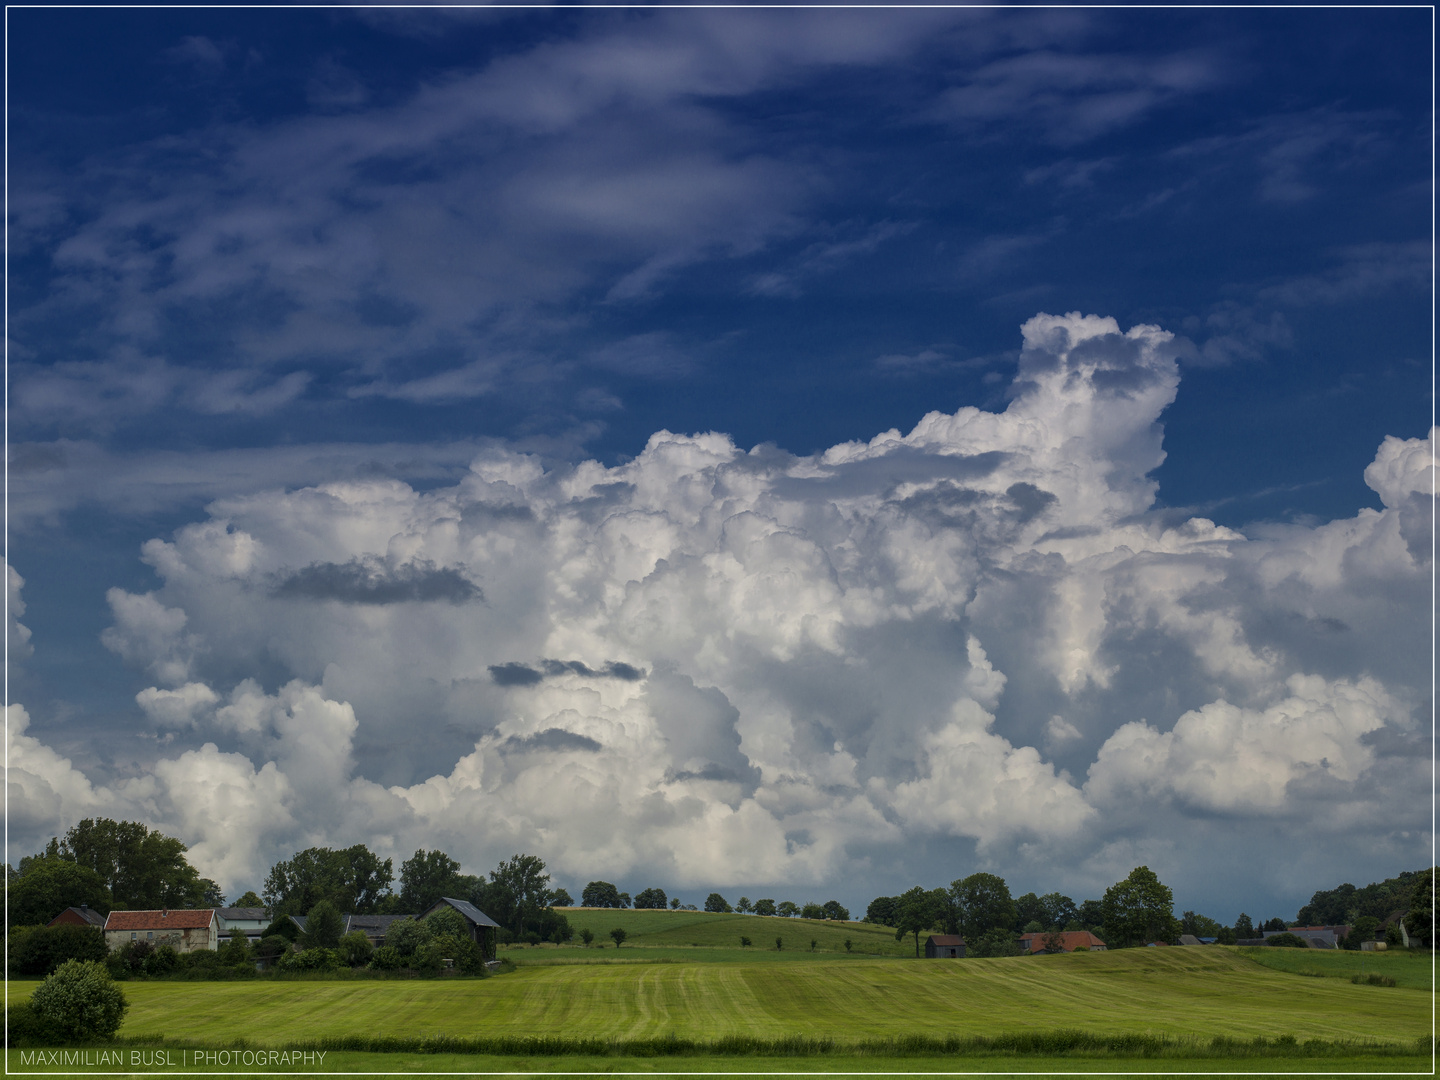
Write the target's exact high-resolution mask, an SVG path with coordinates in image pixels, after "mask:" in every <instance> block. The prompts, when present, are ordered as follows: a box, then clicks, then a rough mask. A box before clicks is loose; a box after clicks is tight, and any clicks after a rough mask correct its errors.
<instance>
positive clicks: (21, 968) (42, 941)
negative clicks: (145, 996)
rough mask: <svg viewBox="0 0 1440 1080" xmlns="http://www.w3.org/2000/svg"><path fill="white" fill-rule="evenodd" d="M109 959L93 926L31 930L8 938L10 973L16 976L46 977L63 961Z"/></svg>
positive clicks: (32, 928)
mask: <svg viewBox="0 0 1440 1080" xmlns="http://www.w3.org/2000/svg"><path fill="white" fill-rule="evenodd" d="M109 955H110V950H109V949H107V948H106V947H105V935H104V934H103V933H101V931H100V928H99V927H96V926H35V927H27V928H26V929H24V930H16V931H14V932H13V933H11V935H10V970H11V972H12V973H14V974H16V975H48V974H50V973H51V972H52V971H54V970H55V969H56V968H58V967H59V966H60V965H61V964H63V963H65V961H66V960H96V961H100V962H104V960H105V958H106V957H107V956H109Z"/></svg>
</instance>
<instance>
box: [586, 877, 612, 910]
mask: <svg viewBox="0 0 1440 1080" xmlns="http://www.w3.org/2000/svg"><path fill="white" fill-rule="evenodd" d="M580 903H581V904H582V905H583V906H584V907H599V908H618V907H619V906H620V890H619V889H617V888H616V887H615V886H614V885H611V884H610V882H608V881H592V882H590V884H589V885H586V886H585V889H584V891H583V892H582V893H581V894H580Z"/></svg>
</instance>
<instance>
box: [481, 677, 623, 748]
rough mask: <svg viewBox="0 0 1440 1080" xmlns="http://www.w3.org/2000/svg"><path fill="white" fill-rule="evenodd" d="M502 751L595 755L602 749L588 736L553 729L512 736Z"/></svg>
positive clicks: (506, 741)
mask: <svg viewBox="0 0 1440 1080" xmlns="http://www.w3.org/2000/svg"><path fill="white" fill-rule="evenodd" d="M491 670H492V671H493V670H494V668H491ZM500 749H501V751H502V752H507V751H508V752H520V753H524V752H526V751H531V750H588V751H590V752H591V753H594V752H595V751H597V750H599V749H600V744H599V743H598V742H596V741H595V740H594V739H592V738H590V737H589V736H588V735H577V734H575V732H573V731H566V730H565V729H564V728H558V727H552V728H546V729H545V730H544V731H541V732H537V733H536V734H534V735H526V736H524V737H523V738H522V737H521V736H519V735H511V736H510V737H509V738H508V739H506V740H505V741H504V742H502V743H501V744H500Z"/></svg>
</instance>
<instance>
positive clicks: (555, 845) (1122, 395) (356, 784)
mask: <svg viewBox="0 0 1440 1080" xmlns="http://www.w3.org/2000/svg"><path fill="white" fill-rule="evenodd" d="M1023 334H1024V349H1023V352H1022V354H1021V358H1020V364H1019V369H1018V373H1017V377H1016V380H1015V383H1014V386H1013V390H1012V398H1011V401H1010V404H1009V406H1008V408H1006V409H1005V411H1004V412H1000V413H991V412H985V411H981V410H978V409H975V408H963V409H961V410H959V411H958V412H956V413H954V414H944V413H939V412H936V413H931V414H929V415H927V416H925V417H924V418H923V419H922V420H921V421H920V422H919V423H918V424H917V425H916V426H915V428H914V429H913V430H912V431H910V432H909V433H908V434H902V433H900V432H899V431H894V430H892V431H888V432H884V433H882V434H880V435H877V436H876V437H875V438H873V439H871V440H870V441H869V442H864V443H861V442H856V443H847V444H843V445H840V446H835V447H832V448H831V449H829V450H827V451H825V452H824V453H821V454H817V455H815V456H812V457H796V456H792V455H789V454H787V453H785V452H783V451H780V450H777V449H775V448H773V447H768V446H767V447H757V448H755V449H753V450H750V451H748V452H747V451H745V450H742V449H740V448H738V447H736V446H735V445H734V444H733V442H732V441H731V440H730V439H729V438H727V437H726V436H724V435H721V434H716V433H703V434H695V435H677V434H672V433H671V432H668V431H661V432H658V433H656V434H655V435H653V436H652V437H651V438H650V440H649V442H648V443H647V444H646V446H645V448H644V449H643V451H641V452H640V453H639V454H638V455H637V456H636V457H635V458H634V459H633V460H631V461H629V462H627V463H625V464H621V465H617V466H615V467H606V466H603V465H601V464H599V463H597V462H594V461H587V462H582V463H580V464H576V465H573V466H571V467H567V468H562V469H552V470H550V471H546V469H544V468H542V466H541V464H540V462H539V461H538V460H537V459H535V458H533V457H530V456H527V455H525V454H522V453H516V452H502V451H488V452H485V453H482V454H481V455H480V456H479V457H477V458H476V460H475V461H474V462H473V464H472V465H471V467H470V470H469V472H468V474H467V475H466V476H465V477H464V479H462V480H461V481H460V482H459V483H457V484H455V485H454V486H451V487H443V488H438V489H434V490H429V491H424V492H421V491H416V490H414V489H412V488H410V487H408V486H406V485H405V484H403V483H400V482H397V481H393V480H376V481H371V482H361V481H356V480H346V481H343V482H335V483H329V484H318V485H315V486H312V487H306V488H303V489H301V490H296V491H271V492H264V493H260V494H247V495H243V496H237V497H234V498H229V499H222V500H220V501H218V502H216V503H214V504H212V506H211V507H210V510H209V517H208V518H207V519H206V520H204V521H199V522H196V523H194V524H192V525H189V526H186V527H185V528H182V529H180V530H179V531H178V532H177V533H176V534H175V535H174V537H173V539H171V540H159V539H156V540H152V541H150V542H149V543H147V544H146V545H145V547H144V552H143V557H144V559H145V561H146V562H147V563H148V564H149V565H150V566H151V567H153V568H154V570H155V572H156V573H157V574H158V575H159V578H160V581H161V584H160V587H159V588H158V589H156V590H155V591H154V592H152V593H146V594H142V595H136V594H131V593H128V592H125V591H123V590H119V589H116V590H112V591H111V593H110V603H111V606H112V608H113V611H114V623H113V626H112V627H111V628H110V629H109V630H107V631H106V635H105V643H106V645H107V646H108V647H109V648H111V649H112V650H114V651H115V652H116V653H117V654H119V655H120V656H121V657H123V658H124V659H125V661H126V662H127V663H130V664H132V665H133V666H134V667H135V668H136V669H138V670H140V671H144V672H146V673H148V675H149V677H150V678H151V679H153V680H154V686H152V687H150V688H147V689H145V690H144V691H142V692H141V693H140V694H139V696H138V699H137V702H138V705H139V707H140V709H141V710H142V711H143V714H144V716H145V718H146V721H147V722H148V724H149V725H150V726H151V727H152V728H153V729H154V730H156V731H158V732H162V733H166V734H172V735H173V737H174V739H175V740H176V741H177V743H178V744H179V745H185V744H187V743H191V744H194V745H193V746H192V747H191V748H190V749H187V750H185V751H184V752H183V753H181V754H179V755H178V756H176V757H163V758H161V759H159V760H157V761H156V762H155V763H154V765H153V768H152V769H151V771H150V773H149V775H146V776H143V777H140V778H132V779H129V780H125V781H123V782H121V783H117V784H115V785H113V786H112V787H111V788H107V789H105V790H104V791H103V792H102V791H99V790H98V789H96V788H95V787H93V786H92V785H91V783H90V781H88V780H87V779H86V778H85V777H83V776H81V775H79V774H78V773H77V772H75V770H74V769H73V768H72V767H71V765H70V763H69V762H67V761H64V760H63V759H59V758H58V757H57V756H56V755H54V754H53V753H50V752H49V751H47V750H46V749H45V747H43V746H42V745H40V744H39V743H38V742H36V740H34V739H32V738H31V737H30V736H28V735H27V734H26V733H25V714H24V712H23V709H20V710H19V711H18V712H17V711H14V710H12V716H11V719H12V722H11V728H10V739H11V748H12V750H11V752H12V758H11V761H12V780H13V779H14V778H16V777H17V776H18V777H20V778H21V782H20V783H19V784H18V785H17V786H16V787H12V792H11V807H12V810H11V813H12V824H11V827H12V832H15V831H17V827H18V829H19V831H21V832H23V833H24V834H25V835H26V836H27V837H28V838H29V841H30V842H32V843H33V842H36V841H38V840H39V839H40V838H41V837H42V836H43V835H44V834H46V833H47V831H48V830H55V829H59V828H62V827H63V826H64V825H66V824H68V823H69V822H70V821H71V820H74V819H75V818H76V817H78V816H81V815H83V814H84V813H89V812H94V810H95V808H96V807H97V806H100V805H102V804H103V805H104V806H106V807H108V808H109V810H110V812H113V813H117V814H119V813H131V814H136V815H140V816H144V817H146V818H147V820H151V821H153V822H155V823H156V824H161V825H164V826H167V827H169V828H171V829H172V830H174V831H175V832H176V833H177V834H178V835H181V836H183V837H184V838H185V839H186V840H187V841H189V842H191V843H192V844H194V845H195V847H194V854H195V856H196V859H197V861H199V862H200V863H201V868H202V870H203V872H205V873H206V874H209V875H213V876H215V877H217V878H219V879H220V880H222V881H223V882H227V883H230V884H232V885H234V886H237V887H245V884H247V883H252V882H254V881H255V880H256V877H255V875H256V874H258V873H261V872H263V870H264V867H265V866H266V865H268V860H270V859H272V858H274V857H275V856H277V855H283V854H288V853H289V852H290V851H293V850H294V849H295V848H296V847H301V846H305V845H308V844H312V843H324V842H329V843H353V842H357V841H364V842H367V843H370V844H371V845H372V846H373V847H376V848H378V849H380V850H382V851H383V852H385V853H386V854H399V855H405V854H408V853H409V852H410V851H412V850H414V848H415V847H417V846H420V845H422V844H423V845H425V846H427V847H434V846H441V847H444V848H446V849H447V850H449V851H450V852H451V853H452V854H454V855H456V856H458V857H460V858H462V859H463V860H464V861H466V862H467V864H469V865H471V866H472V867H476V868H478V867H481V866H484V865H485V864H487V863H489V862H493V861H494V860H495V859H497V858H499V857H501V856H504V855H508V854H509V853H510V852H511V851H513V850H533V851H538V852H541V853H543V854H544V856H545V857H546V858H547V860H549V862H550V864H551V866H552V868H553V869H555V870H557V871H558V872H559V873H560V874H561V875H562V876H565V877H567V878H573V879H574V880H580V879H583V878H585V877H586V876H587V875H589V876H598V875H601V874H607V875H610V876H611V878H612V879H613V878H614V877H616V876H621V875H625V874H629V873H632V872H640V871H643V872H644V873H645V874H646V875H650V876H653V877H654V878H655V880H665V881H667V882H672V883H674V884H675V885H676V886H692V885H702V884H723V883H765V882H794V883H800V882H814V883H819V882H836V881H840V880H842V879H853V878H854V876H855V875H857V874H860V873H865V872H868V873H870V874H871V875H874V879H875V880H877V881H880V880H885V879H886V877H887V875H889V876H896V875H902V874H903V875H906V876H911V877H916V878H922V877H923V878H924V879H925V880H929V879H930V878H934V877H935V874H934V873H933V869H932V867H933V855H934V853H943V854H944V855H945V858H946V859H948V860H950V861H949V862H948V863H947V864H946V865H950V866H953V871H954V872H953V873H949V872H948V871H947V872H946V873H944V874H941V875H940V876H941V877H944V878H945V880H949V877H950V876H957V875H958V874H959V873H960V872H962V871H965V870H967V869H968V868H971V867H973V866H975V865H980V864H983V865H987V866H992V867H995V868H998V869H1000V870H1001V871H1002V872H1007V873H1012V874H1015V873H1018V874H1022V875H1023V874H1026V873H1031V872H1033V871H1034V868H1035V867H1037V866H1044V867H1046V871H1045V872H1046V873H1047V874H1048V875H1049V876H1050V879H1051V880H1055V879H1056V878H1063V879H1064V881H1065V883H1066V884H1067V886H1068V887H1069V888H1072V889H1075V890H1080V889H1084V888H1087V887H1091V886H1103V885H1104V884H1108V883H1109V882H1110V881H1113V880H1115V877H1114V874H1115V873H1116V872H1117V871H1118V872H1120V873H1123V872H1125V871H1127V870H1128V869H1129V867H1130V866H1131V865H1133V863H1132V862H1130V860H1131V859H1138V858H1144V859H1149V860H1151V862H1152V865H1158V866H1159V867H1161V868H1162V869H1166V870H1168V872H1169V876H1168V877H1167V881H1173V882H1174V883H1175V884H1176V885H1178V886H1179V887H1181V888H1184V887H1186V886H1187V885H1188V886H1191V887H1194V888H1197V889H1198V888H1201V884H1200V883H1201V882H1202V881H1204V880H1206V879H1209V880H1211V881H1214V880H1221V879H1223V878H1225V876H1226V875H1227V874H1232V873H1233V872H1234V871H1233V865H1234V853H1235V851H1236V850H1237V847H1243V846H1245V845H1247V844H1248V843H1250V841H1251V840H1252V839H1254V838H1253V837H1252V836H1251V835H1250V833H1251V831H1252V829H1253V825H1252V824H1251V823H1253V822H1254V821H1255V820H1256V818H1257V816H1258V817H1259V818H1263V819H1264V820H1265V821H1266V823H1267V824H1266V829H1267V836H1266V840H1267V841H1268V840H1269V839H1270V838H1272V837H1273V838H1278V839H1279V840H1280V841H1281V844H1280V849H1281V850H1279V851H1278V852H1277V853H1276V854H1275V856H1274V858H1273V860H1272V863H1271V865H1272V866H1273V868H1274V870H1273V872H1276V873H1279V872H1281V871H1282V870H1283V868H1284V867H1285V866H1286V865H1289V863H1288V862H1287V860H1289V861H1290V862H1293V861H1294V860H1301V861H1304V860H1312V859H1314V858H1315V857H1316V852H1315V851H1314V850H1313V849H1309V848H1306V847H1305V846H1304V844H1303V843H1302V844H1300V845H1299V846H1296V847H1293V848H1292V849H1291V850H1289V851H1287V850H1286V849H1285V848H1286V845H1285V843H1284V841H1285V838H1286V837H1290V838H1296V839H1298V838H1303V837H1304V836H1307V835H1312V834H1313V833H1312V831H1313V829H1314V828H1315V826H1316V824H1317V822H1322V823H1323V826H1324V830H1325V841H1324V844H1325V846H1326V849H1327V853H1328V854H1329V855H1330V856H1336V855H1337V853H1340V854H1343V853H1344V852H1346V851H1361V850H1366V851H1372V852H1373V851H1381V852H1383V853H1389V854H1393V855H1395V857H1400V858H1402V860H1406V859H1408V860H1409V861H1416V860H1421V859H1423V855H1422V850H1424V849H1423V846H1422V844H1421V842H1420V841H1421V838H1422V836H1423V834H1424V830H1425V829H1426V828H1428V819H1427V818H1426V816H1425V814H1424V813H1423V809H1422V808H1423V806H1425V805H1428V801H1427V800H1425V799H1424V798H1422V795H1423V792H1424V791H1425V790H1427V789H1426V788H1425V786H1424V781H1425V772H1426V771H1427V770H1426V768H1425V766H1424V762H1423V761H1420V760H1418V759H1417V758H1415V757H1414V756H1413V754H1414V748H1415V741H1414V740H1415V738H1416V732H1417V727H1416V724H1417V716H1418V710H1419V709H1420V707H1421V705H1422V704H1423V702H1424V698H1425V693H1426V684H1427V681H1428V670H1429V669H1428V663H1427V662H1426V661H1425V657H1426V655H1427V649H1428V630H1427V628H1426V626H1427V624H1426V618H1427V610H1428V605H1427V601H1426V599H1425V597H1426V595H1427V594H1426V592H1425V590H1424V588H1423V585H1424V583H1425V582H1426V581H1428V579H1429V574H1430V564H1429V559H1430V540H1429V528H1430V525H1429V516H1428V502H1427V500H1428V498H1429V491H1430V487H1429V484H1430V470H1431V467H1432V460H1433V458H1432V449H1431V446H1430V444H1429V443H1428V442H1427V441H1426V440H1423V439H1414V440H1408V441H1406V440H1402V439H1387V440H1386V442H1385V443H1384V445H1382V446H1381V447H1380V449H1379V453H1378V455H1377V457H1376V459H1375V461H1374V463H1373V464H1371V465H1370V467H1369V469H1368V470H1366V474H1365V475H1366V480H1367V482H1368V483H1369V484H1370V485H1371V487H1372V488H1373V489H1374V490H1375V491H1376V492H1377V493H1378V494H1379V495H1380V496H1381V498H1382V500H1383V503H1384V509H1382V510H1369V509H1367V510H1361V511H1360V512H1359V513H1358V514H1357V516H1356V517H1354V518H1351V519H1347V520H1342V521H1335V522H1331V523H1328V524H1323V525H1319V526H1305V525H1291V526H1285V527H1275V528H1273V529H1269V530H1267V531H1264V532H1262V533H1257V534H1256V535H1254V536H1245V535H1242V534H1240V533H1238V532H1235V531H1233V530H1229V529H1225V528H1220V527H1217V526H1215V525H1214V524H1213V523H1211V522H1210V521H1207V520H1205V519H1203V518H1190V519H1188V520H1183V519H1181V518H1179V517H1177V516H1176V515H1175V514H1174V513H1172V512H1168V511H1162V510H1158V509H1156V508H1155V506H1154V502H1155V495H1156V484H1155V481H1154V480H1153V479H1151V476H1150V474H1151V473H1152V472H1153V470H1154V469H1155V468H1156V467H1157V466H1158V465H1160V463H1161V462H1162V460H1163V457H1164V453H1163V451H1162V449H1161V436H1162V430H1161V427H1160V424H1159V419H1160V416H1161V413H1162V412H1163V410H1164V409H1165V408H1166V406H1167V405H1169V404H1170V402H1171V401H1172V400H1173V399H1174V397H1175V394H1176V391H1177V387H1178V385H1179V375H1178V369H1177V366H1176V362H1175V355H1176V353H1177V351H1178V348H1177V343H1176V342H1175V341H1174V340H1173V339H1172V337H1171V335H1170V334H1168V333H1166V332H1164V331H1163V330H1161V329H1159V328H1157V327H1153V326H1137V327H1134V328H1132V329H1130V330H1128V331H1126V332H1122V331H1121V330H1120V328H1119V326H1118V325H1117V324H1116V323H1115V321H1114V320H1113V319H1108V318H1098V317H1095V316H1082V315H1080V314H1079V313H1072V314H1069V315H1064V316H1051V315H1037V316H1036V317H1035V318H1033V319H1031V320H1030V321H1029V322H1027V323H1026V324H1025V326H1024V327H1023ZM1358 467H1359V463H1357V468H1358ZM18 587H19V586H18V581H16V580H15V579H14V578H13V576H12V591H13V590H18ZM12 610H15V608H14V607H13V605H12ZM13 633H15V631H14V630H13V629H12V634H13ZM15 708H16V709H18V708H19V707H15ZM15 769H20V770H22V771H21V772H20V773H16V772H15V771H14V770H15ZM1407 795H1409V796H1413V800H1412V801H1407V799H1406V796H1407ZM1412 807H1413V808H1414V809H1412ZM1182 840H1183V841H1185V842H1186V844H1187V846H1186V850H1185V853H1184V858H1183V859H1181V858H1180V857H1178V856H1177V855H1176V854H1175V853H1176V850H1177V845H1178V844H1180V843H1181V842H1182ZM1402 853H1403V855H1402ZM936 880H938V878H936Z"/></svg>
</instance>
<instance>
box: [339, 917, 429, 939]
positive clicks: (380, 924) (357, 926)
mask: <svg viewBox="0 0 1440 1080" xmlns="http://www.w3.org/2000/svg"><path fill="white" fill-rule="evenodd" d="M413 918H415V916H414V915H346V916H345V933H347V934H348V933H350V931H352V930H382V931H383V930H388V929H389V928H390V924H391V923H393V922H399V921H400V920H401V919H413Z"/></svg>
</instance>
